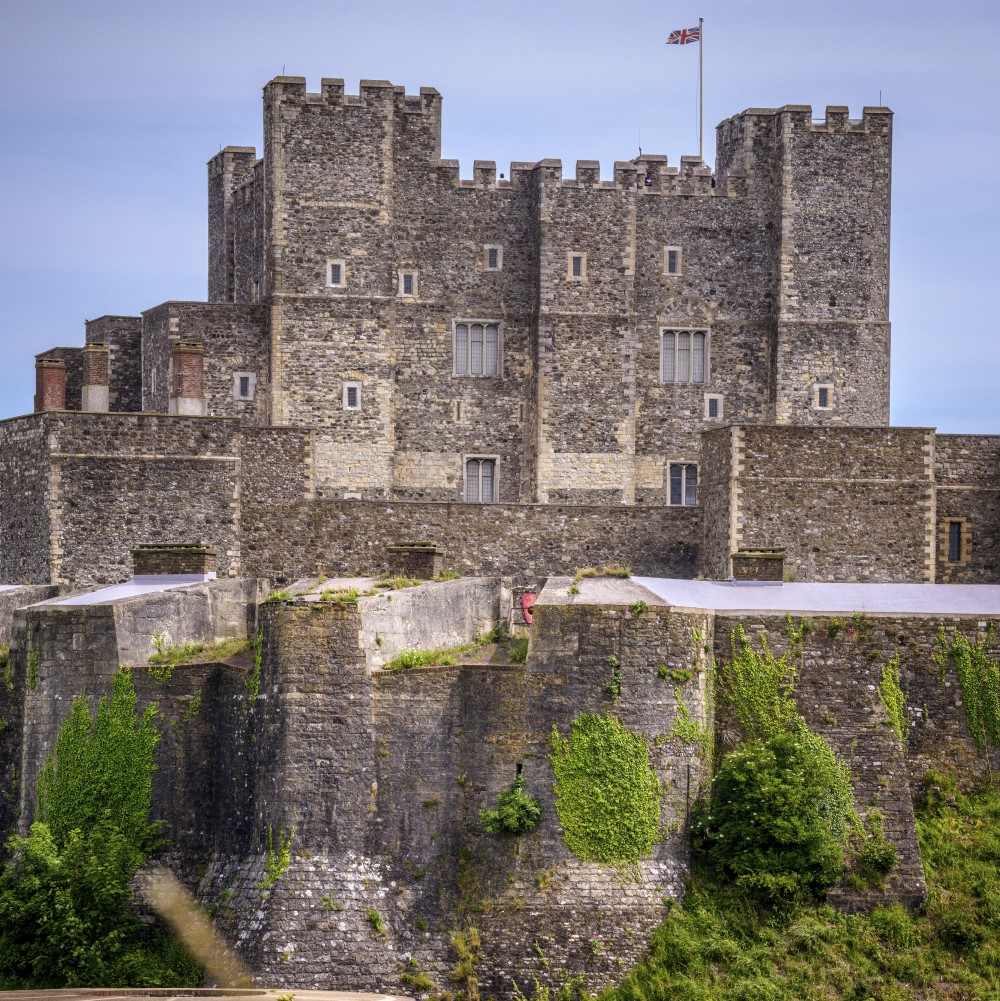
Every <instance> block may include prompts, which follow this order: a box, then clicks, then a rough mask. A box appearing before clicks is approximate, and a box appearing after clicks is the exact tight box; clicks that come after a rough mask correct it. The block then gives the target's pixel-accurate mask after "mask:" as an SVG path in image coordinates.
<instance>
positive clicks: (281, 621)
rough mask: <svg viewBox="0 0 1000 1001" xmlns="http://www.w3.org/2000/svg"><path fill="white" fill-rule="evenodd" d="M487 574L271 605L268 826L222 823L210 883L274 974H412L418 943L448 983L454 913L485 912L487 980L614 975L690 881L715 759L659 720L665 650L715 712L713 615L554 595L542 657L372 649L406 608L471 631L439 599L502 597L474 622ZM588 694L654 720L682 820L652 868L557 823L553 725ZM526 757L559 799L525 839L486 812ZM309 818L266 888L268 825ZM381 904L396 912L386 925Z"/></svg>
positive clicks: (605, 706) (358, 977)
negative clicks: (617, 691) (516, 661)
mask: <svg viewBox="0 0 1000 1001" xmlns="http://www.w3.org/2000/svg"><path fill="white" fill-rule="evenodd" d="M485 583H486V582H476V581H474V580H468V581H456V582H449V583H447V584H437V585H430V586H425V587H422V588H420V589H416V590H406V591H401V592H394V593H393V594H392V595H391V596H390V595H383V596H380V597H378V598H361V599H360V600H359V603H358V605H357V606H348V607H345V608H338V607H336V606H331V605H330V604H326V603H321V604H311V603H309V602H296V603H295V604H294V605H273V606H265V608H266V611H265V614H264V618H263V624H264V637H265V639H264V667H265V670H264V677H263V685H262V689H261V690H262V692H266V693H267V698H266V701H264V700H263V699H262V700H260V701H259V702H258V706H257V709H256V710H255V712H256V713H257V714H258V716H259V728H258V749H257V751H256V753H258V754H259V755H260V757H259V762H260V770H259V772H258V773H257V775H256V778H252V779H251V786H252V787H253V789H252V791H251V792H250V797H249V798H250V799H251V801H252V802H254V803H256V815H255V817H254V818H253V821H252V835H251V837H250V840H249V842H248V841H247V832H246V831H245V830H244V831H243V832H242V833H241V835H240V836H239V837H238V838H237V840H235V841H231V840H228V839H227V840H226V841H224V842H223V843H222V844H224V845H225V847H223V848H220V850H219V852H217V854H216V856H215V857H214V858H213V861H212V864H211V865H210V867H209V870H208V872H207V874H206V879H205V881H204V884H203V887H202V893H203V896H204V898H205V899H206V900H209V901H218V900H220V899H224V900H225V902H226V904H225V908H224V910H223V912H222V913H223V914H224V915H227V916H224V917H223V918H222V920H221V922H220V924H221V926H222V927H223V928H224V929H225V930H226V933H227V934H228V935H229V936H230V937H231V938H232V939H233V940H235V941H238V942H239V943H240V948H241V951H243V952H245V954H246V955H247V957H248V959H249V960H250V962H251V964H252V966H253V968H254V970H255V973H256V974H257V975H258V976H259V977H260V978H261V979H262V980H274V979H275V978H277V977H280V978H281V979H282V980H283V981H284V982H287V983H290V984H293V985H297V986H317V985H322V986H324V987H326V988H327V989H329V988H330V987H333V988H352V987H356V986H357V985H358V984H359V983H362V982H364V983H366V984H369V985H372V984H374V985H377V986H378V987H379V988H380V989H382V990H394V989H395V990H398V989H400V981H399V976H400V974H401V973H403V972H406V970H407V969H408V966H407V964H406V963H405V962H404V956H408V955H412V956H413V957H414V958H415V959H416V960H417V962H418V963H419V965H420V967H421V968H422V969H423V970H425V971H426V972H428V973H429V974H431V975H432V976H434V977H435V979H437V981H438V982H439V983H440V984H441V985H442V986H447V984H448V974H449V971H450V969H451V967H452V966H453V964H454V957H453V955H452V953H451V949H450V946H449V944H448V936H449V931H450V930H452V929H455V928H458V927H463V926H464V927H467V926H475V927H477V928H478V929H479V931H480V933H481V936H482V940H483V951H484V961H483V964H482V965H481V967H480V969H479V975H480V978H481V982H482V986H483V989H484V991H489V992H491V993H494V992H495V993H498V994H500V995H506V994H509V993H510V989H511V978H512V977H513V976H518V977H520V978H522V979H523V978H524V977H526V976H528V975H529V974H530V973H537V975H538V976H539V977H540V979H542V980H543V981H545V980H547V979H549V978H550V977H555V978H558V977H559V975H560V971H562V970H567V969H586V970H587V971H588V972H589V973H590V975H591V977H592V978H593V980H592V982H593V983H594V984H598V985H599V984H602V983H609V982H611V981H612V980H614V979H616V978H617V976H619V975H620V970H621V968H622V964H631V963H632V962H634V961H635V960H636V959H637V958H638V956H639V955H640V953H641V951H642V949H643V946H644V942H645V939H646V937H647V936H648V934H649V933H650V932H651V931H652V929H653V928H654V927H655V926H656V924H657V923H658V922H659V920H660V918H661V915H662V909H663V898H664V896H669V897H676V896H678V895H679V894H680V893H681V891H682V878H683V873H684V871H685V870H686V866H687V849H686V847H685V844H684V839H683V837H682V834H681V828H682V827H683V824H684V818H685V816H686V804H687V803H688V801H689V800H690V798H691V797H693V796H694V795H696V793H697V789H698V787H699V784H700V782H701V781H702V780H703V778H704V771H703V769H704V762H702V761H700V759H699V758H698V756H697V754H694V753H693V750H692V749H691V748H686V747H684V746H681V745H680V744H677V743H676V742H672V741H667V740H664V741H663V742H662V743H661V742H657V741H656V740H655V739H654V738H655V737H657V736H660V737H663V736H664V735H665V734H667V733H668V732H669V730H670V727H671V724H672V720H673V719H674V717H675V715H676V712H677V701H676V696H675V693H674V685H673V684H672V683H671V682H667V681H664V680H663V679H662V678H661V677H660V674H659V670H658V665H659V664H661V663H666V664H668V665H669V666H670V667H672V668H683V669H691V668H692V665H695V667H696V668H697V669H696V670H695V671H692V672H691V674H692V680H691V681H690V682H688V683H686V684H685V685H683V686H682V687H683V688H684V694H683V698H684V700H685V703H686V704H687V705H688V707H689V709H690V711H691V713H692V715H693V716H694V717H695V718H696V719H697V720H700V721H703V722H704V721H705V719H706V718H707V717H706V713H707V711H708V710H707V703H706V684H707V674H706V671H705V665H704V652H703V651H701V650H696V649H693V647H692V643H693V640H692V628H694V627H698V628H700V629H701V630H702V631H704V630H705V628H706V617H705V616H704V615H697V614H694V615H684V614H680V613H676V612H671V613H669V614H668V613H667V612H666V610H665V609H662V608H651V609H650V610H649V611H648V612H647V613H644V614H643V615H639V616H636V617H633V618H630V617H628V616H626V615H625V612H626V607H625V606H620V607H617V606H616V607H602V608H598V609H594V608H585V609H572V608H569V607H568V606H566V605H565V604H563V605H559V604H556V605H552V607H549V605H548V604H546V600H547V599H545V598H544V597H543V600H542V602H541V603H540V604H539V605H536V609H537V610H538V611H537V616H538V617H537V620H536V622H537V625H536V626H535V633H534V637H535V640H534V643H535V645H534V646H533V648H532V654H531V656H530V657H529V662H528V664H527V665H526V666H523V667H520V666H505V665H487V664H481V665H468V666H463V667H455V668H430V669H426V670H417V671H402V672H380V671H378V670H375V671H372V669H371V659H370V658H369V660H368V662H367V665H366V661H365V658H364V656H363V655H360V656H359V651H360V649H361V648H362V644H360V643H359V640H358V637H359V634H363V633H365V632H366V631H374V632H376V633H377V634H378V635H380V636H381V637H383V641H384V642H383V644H382V646H381V647H376V649H380V651H381V654H382V656H383V657H387V656H389V655H390V654H391V653H392V652H393V651H394V650H395V646H394V638H395V637H396V636H397V631H396V630H393V629H392V628H387V625H386V622H385V617H386V616H390V617H396V618H399V620H400V621H402V620H404V619H405V620H406V622H408V623H409V624H410V625H409V628H410V629H411V630H412V629H413V628H419V624H421V623H422V624H423V625H424V629H425V635H424V636H422V637H420V638H419V639H421V640H422V641H423V642H422V643H421V645H427V646H433V645H438V644H441V643H446V642H448V641H450V640H451V639H454V638H455V637H454V636H451V637H448V636H445V635H443V634H438V633H437V632H433V633H432V632H427V631H426V630H440V629H441V628H447V625H448V622H449V619H448V618H447V617H444V616H440V615H435V614H430V613H431V611H432V605H433V604H434V602H436V601H437V600H438V599H436V598H435V597H434V596H435V595H436V594H440V595H442V596H444V595H445V594H447V595H449V596H450V597H449V599H448V602H449V605H450V607H451V608H452V609H453V611H454V613H455V616H453V618H454V619H455V621H457V622H461V620H462V619H463V617H464V616H465V614H466V611H467V610H466V605H467V604H469V610H472V609H473V608H479V609H481V611H480V612H479V613H478V615H476V614H473V617H472V620H471V621H469V622H468V625H466V626H465V627H463V628H465V629H467V630H469V634H468V637H467V638H471V635H472V633H473V632H474V631H476V630H478V629H480V628H482V626H484V625H488V624H489V623H490V622H492V621H495V616H496V614H497V612H498V608H497V605H496V590H495V589H496V584H495V583H494V584H493V585H492V588H493V597H489V590H490V589H488V588H487V589H486V590H484V589H483V586H482V585H483V584H485ZM566 584H568V581H566V582H564V583H563V587H562V595H563V599H562V600H563V601H564V602H565V600H566V591H565V588H566ZM477 595H479V596H477ZM484 598H485V599H486V600H485V602H484V601H483V600H482V599H484ZM390 599H391V600H390ZM557 600H558V599H557ZM428 602H431V605H429V604H428ZM477 620H478V621H477ZM414 640H415V637H414V636H412V635H411V636H410V637H409V639H408V641H407V642H413V641H414ZM398 642H399V641H398V638H396V639H395V644H396V645H398ZM367 645H368V646H370V645H371V644H367ZM387 651H388V652H387ZM611 656H617V657H618V658H619V659H620V661H621V665H622V680H621V684H622V694H621V700H620V703H619V704H618V705H617V707H616V705H615V704H613V703H612V701H611V699H610V697H609V696H608V695H607V693H606V692H605V691H604V686H605V684H606V683H607V681H608V679H609V678H610V677H611V668H610V666H609V662H608V658H609V657H611ZM698 665H700V668H699V667H698ZM293 708H294V712H293ZM588 710H589V711H594V712H598V713H603V712H608V711H612V712H615V713H616V714H620V716H621V718H622V720H623V721H624V722H625V723H626V725H627V726H628V727H629V728H630V729H632V730H637V731H638V732H640V733H643V734H646V735H647V737H648V741H649V746H650V754H651V761H652V763H653V765H654V767H655V768H656V770H657V772H658V774H659V775H660V778H661V781H662V782H663V784H664V788H665V793H666V795H665V797H664V805H663V815H662V817H663V823H664V825H665V826H667V827H668V829H669V834H668V835H667V837H666V838H665V839H664V840H663V841H662V842H661V843H660V844H659V845H658V846H657V848H656V850H655V852H654V855H653V857H652V858H651V859H649V860H648V861H643V862H642V863H641V864H640V875H639V878H638V880H637V879H636V878H635V877H629V876H627V875H623V874H621V873H619V872H618V871H617V870H615V869H613V868H608V867H605V866H600V865H596V864H592V863H583V862H580V861H578V860H577V859H576V858H575V857H574V856H573V855H572V853H571V852H570V851H569V849H568V848H567V847H566V844H565V842H564V841H563V838H562V834H561V832H560V829H559V827H558V823H557V818H556V813H555V808H554V801H553V798H552V797H553V794H552V775H551V768H550V766H549V764H548V754H549V751H550V735H551V729H552V726H553V724H556V725H558V726H559V728H560V730H561V731H563V732H568V727H569V724H570V722H571V721H572V720H573V719H574V718H575V717H576V716H577V715H578V714H579V713H580V712H585V711H588ZM293 719H294V724H293ZM236 753H237V756H241V755H242V749H240V750H237V752H236ZM518 766H520V768H521V769H522V775H523V777H524V780H525V783H526V785H527V788H528V789H529V790H531V792H532V793H533V794H534V795H537V796H538V797H539V798H540V800H541V802H542V806H543V810H544V820H543V823H542V826H541V827H539V828H538V830H537V831H535V832H533V833H531V834H530V835H526V836H524V837H522V838H520V839H517V842H516V843H515V841H514V840H513V839H506V838H502V837H497V836H493V835H487V834H484V833H483V832H482V831H481V830H480V829H479V827H478V816H479V810H480V809H481V808H483V807H487V806H492V805H493V804H494V802H495V798H496V796H497V795H498V794H499V793H500V792H501V791H503V790H504V789H505V788H507V787H508V786H509V785H510V783H511V782H512V781H513V779H514V777H515V775H516V774H517V771H518ZM237 779H239V773H238V775H237ZM241 815H242V816H246V814H245V812H244V813H243V814H241ZM293 826H294V828H295V836H294V841H293V852H292V864H291V867H290V868H289V870H288V872H287V873H286V874H285V875H284V876H282V878H281V879H280V880H279V881H278V883H277V884H276V885H275V886H274V888H273V889H272V890H271V891H269V892H265V893H264V894H263V895H262V894H261V891H260V888H259V883H260V882H261V881H262V879H263V865H262V862H263V859H262V856H263V854H264V852H265V850H266V847H267V839H268V837H270V838H272V839H274V838H275V837H277V836H278V835H279V832H280V830H281V828H282V827H284V829H285V831H286V833H287V832H288V831H289V830H291V828H292V827H293ZM246 855H249V856H250V861H249V863H248V861H247V858H246ZM372 912H374V913H376V914H377V915H378V916H379V918H380V920H381V922H382V924H383V931H382V932H379V931H377V930H376V929H374V928H373V926H372V921H371V916H370V915H371V913H372ZM278 928H280V929H281V932H280V934H275V931H276V929H278ZM536 943H537V946H536ZM539 948H540V949H541V951H542V953H543V954H544V958H545V961H546V962H547V963H548V964H549V967H548V968H543V963H542V960H541V959H540V958H539V951H538V950H539ZM619 960H621V963H619Z"/></svg>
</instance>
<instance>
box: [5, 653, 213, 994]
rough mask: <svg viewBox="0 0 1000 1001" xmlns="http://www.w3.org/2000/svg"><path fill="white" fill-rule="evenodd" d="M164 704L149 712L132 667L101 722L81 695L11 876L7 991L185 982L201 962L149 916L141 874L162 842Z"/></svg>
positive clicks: (14, 845)
mask: <svg viewBox="0 0 1000 1001" xmlns="http://www.w3.org/2000/svg"><path fill="white" fill-rule="evenodd" d="M155 717H156V707H155V705H151V706H149V707H148V708H147V709H146V711H145V712H144V713H143V714H142V715H141V716H138V715H137V712H136V697H135V689H134V688H133V686H132V675H131V673H130V672H129V671H127V670H125V669H122V670H120V671H119V672H118V674H117V676H116V677H115V681H114V688H113V691H112V693H111V696H110V698H108V697H107V696H105V697H104V698H102V699H101V702H100V706H99V707H98V710H97V715H96V717H95V718H93V719H92V718H91V715H90V711H89V709H88V707H87V701H86V699H85V698H84V697H82V696H81V697H80V698H79V699H77V700H76V701H75V702H74V703H73V706H72V708H71V709H70V712H69V715H68V716H67V718H66V719H65V720H64V722H63V724H62V726H61V727H60V729H59V734H58V736H57V737H56V743H55V752H54V754H53V756H52V757H50V758H49V760H48V761H47V762H46V765H45V768H44V769H43V771H42V773H41V775H40V776H39V780H38V817H39V820H38V821H36V823H34V824H32V826H31V830H30V832H29V834H28V836H27V837H26V838H20V837H17V836H15V837H12V838H11V839H10V840H9V841H8V842H7V848H8V850H9V852H10V854H11V860H10V861H9V862H8V864H7V866H6V867H5V869H4V870H3V872H2V873H0V989H19V988H20V989H23V988H49V987H117V986H126V985H128V986H132V987H179V986H183V985H189V984H195V983H197V982H198V981H199V979H200V973H199V970H198V968H197V966H196V964H195V963H194V962H193V961H192V960H191V958H190V957H189V956H188V955H187V953H186V952H185V951H184V949H183V948H182V947H181V946H180V945H179V944H178V943H177V942H176V941H174V940H173V939H171V938H170V936H169V935H167V934H166V932H165V931H163V930H162V928H161V927H160V926H159V925H157V924H153V925H149V924H144V923H143V922H141V921H140V920H139V919H138V918H137V917H136V915H135V913H134V911H133V907H132V892H131V880H132V877H133V876H134V874H135V873H136V871H137V870H138V868H139V866H141V865H142V863H143V862H144V861H145V860H146V858H147V857H148V856H149V854H150V852H151V851H152V850H153V849H154V848H155V846H156V840H155V833H156V830H157V825H155V824H150V822H149V809H150V800H151V796H152V774H153V770H154V767H155V766H154V764H153V752H154V750H155V748H156V745H157V742H158V741H159V739H160V736H159V733H158V732H157V730H156V727H155V725H154V720H155Z"/></svg>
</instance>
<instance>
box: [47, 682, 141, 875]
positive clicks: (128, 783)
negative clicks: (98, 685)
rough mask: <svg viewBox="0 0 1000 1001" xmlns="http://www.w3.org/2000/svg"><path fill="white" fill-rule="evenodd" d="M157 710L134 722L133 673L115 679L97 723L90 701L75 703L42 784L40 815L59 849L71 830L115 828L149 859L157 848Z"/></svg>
mask: <svg viewBox="0 0 1000 1001" xmlns="http://www.w3.org/2000/svg"><path fill="white" fill-rule="evenodd" d="M155 720H156V705H155V703H154V704H151V705H149V706H147V708H146V709H145V710H144V711H143V714H142V716H141V718H138V719H137V715H136V696H135V688H134V687H133V685H132V672H131V671H129V670H128V669H127V668H122V669H121V670H119V672H118V673H117V675H115V680H114V686H113V688H112V691H111V697H110V699H109V698H108V696H106V695H105V696H103V697H102V698H101V701H100V704H99V705H98V708H97V716H96V718H94V719H91V715H90V710H89V708H88V707H87V700H86V698H84V697H82V696H81V697H80V698H78V699H76V700H75V701H74V702H73V706H72V708H71V709H70V712H69V716H68V717H67V718H66V720H65V721H64V722H63V724H62V726H61V727H60V729H59V734H58V736H57V737H56V744H55V752H54V754H53V755H51V756H50V757H49V759H48V761H47V762H46V763H45V767H44V769H43V770H42V772H41V774H40V775H39V778H38V816H39V819H40V820H42V821H43V822H45V823H46V824H47V825H48V827H49V829H50V830H51V832H52V837H53V840H54V841H55V843H56V844H57V845H59V846H61V845H64V844H65V843H66V842H67V839H68V837H69V834H70V832H71V831H73V830H82V831H89V830H90V829H91V828H93V827H96V826H97V825H99V824H102V823H103V824H106V825H112V826H114V827H115V828H117V829H118V830H119V831H120V832H121V833H122V835H123V836H124V837H125V839H126V841H127V842H128V844H130V845H132V846H134V849H135V851H136V853H137V855H140V856H142V857H143V858H144V857H145V856H146V855H148V853H149V851H150V850H151V849H152V847H153V834H154V826H153V825H151V824H150V823H149V808H150V802H151V800H152V796H153V772H154V771H155V768H156V766H155V765H154V764H153V752H154V751H155V750H156V745H157V744H158V743H159V741H160V734H159V731H158V730H157V729H156V725H155Z"/></svg>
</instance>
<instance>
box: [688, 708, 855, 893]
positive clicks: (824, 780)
mask: <svg viewBox="0 0 1000 1001" xmlns="http://www.w3.org/2000/svg"><path fill="white" fill-rule="evenodd" d="M853 818H854V806H853V797H852V794H851V779H850V772H849V770H848V768H847V767H846V766H845V765H841V764H838V762H837V760H836V759H835V758H834V755H833V751H831V750H830V748H829V746H828V745H827V744H826V742H825V741H824V740H823V738H822V737H820V736H818V735H817V734H814V733H812V732H810V731H809V730H808V729H807V728H806V727H805V726H796V727H794V728H792V729H790V730H786V731H784V732H781V733H777V734H775V735H773V736H771V737H769V738H768V739H767V740H755V741H750V742H748V743H746V744H745V745H743V746H741V747H739V748H737V749H736V750H734V751H733V752H732V753H731V754H729V755H727V757H726V758H725V759H724V761H723V762H722V765H721V767H720V769H719V773H718V775H717V776H716V778H715V783H714V785H713V787H712V796H711V800H710V801H709V803H708V804H707V805H702V806H700V807H699V808H698V809H697V810H696V811H695V815H694V817H693V819H692V835H693V838H694V845H695V848H696V850H697V851H698V852H699V853H700V854H701V856H702V857H703V858H704V859H705V860H706V861H707V862H708V863H709V865H711V866H712V867H713V868H714V869H715V870H716V871H717V872H718V873H720V874H722V875H724V876H725V877H727V878H729V879H733V880H735V882H736V884H737V885H738V886H740V887H742V888H743V889H745V890H746V891H747V892H748V893H750V894H751V895H752V896H756V897H758V898H761V899H763V900H765V901H768V902H771V903H778V902H782V901H788V900H805V899H810V898H816V897H821V896H823V895H825V894H826V892H827V890H829V889H830V887H831V886H833V885H834V883H836V882H837V880H838V879H839V878H840V876H841V875H842V873H843V868H844V851H845V848H846V846H847V843H848V840H849V835H850V830H851V821H852V819H853Z"/></svg>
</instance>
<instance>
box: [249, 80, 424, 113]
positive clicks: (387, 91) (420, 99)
mask: <svg viewBox="0 0 1000 1001" xmlns="http://www.w3.org/2000/svg"><path fill="white" fill-rule="evenodd" d="M264 99H265V101H272V102H281V103H285V104H296V103H298V104H323V105H327V106H329V107H337V108H373V107H378V108H386V107H389V106H391V107H392V109H393V110H394V111H395V112H397V113H400V114H412V115H423V114H440V111H441V95H440V93H439V92H438V91H437V90H436V89H435V88H434V87H421V88H420V92H419V93H418V94H407V93H406V89H405V88H404V87H399V86H396V85H395V84H393V83H391V82H390V81H388V80H362V81H360V83H359V85H358V93H357V94H346V93H345V92H344V81H343V80H342V79H340V78H332V77H324V78H323V79H322V80H320V90H319V92H318V93H315V92H310V91H308V90H306V78H305V77H303V76H276V77H274V79H273V80H271V81H269V82H268V83H267V84H266V85H265V87H264Z"/></svg>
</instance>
